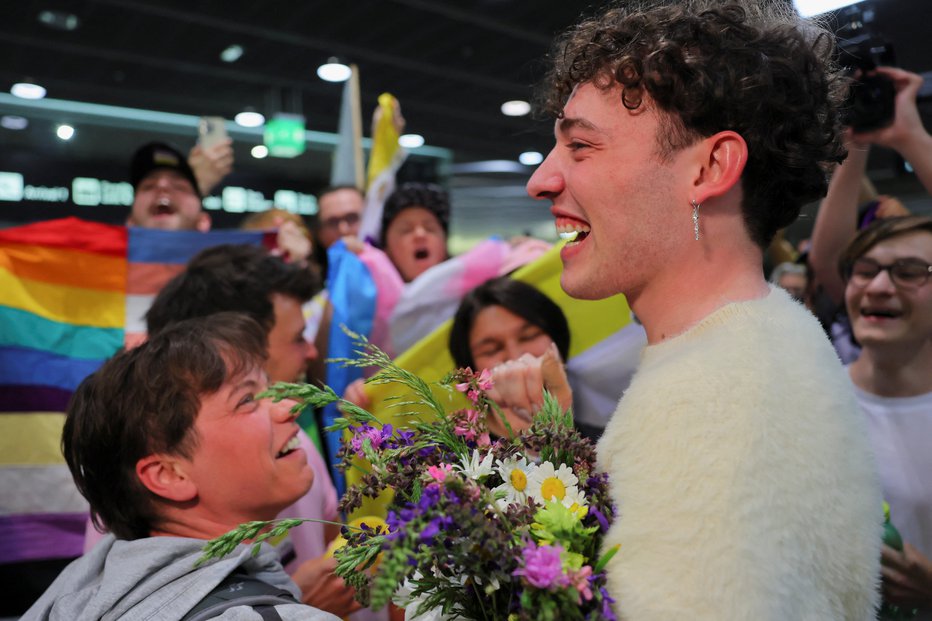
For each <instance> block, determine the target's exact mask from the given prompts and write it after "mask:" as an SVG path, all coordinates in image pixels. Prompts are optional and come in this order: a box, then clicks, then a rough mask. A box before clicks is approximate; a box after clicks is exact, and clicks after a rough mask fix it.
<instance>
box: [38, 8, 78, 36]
mask: <svg viewBox="0 0 932 621" xmlns="http://www.w3.org/2000/svg"><path fill="white" fill-rule="evenodd" d="M39 21H40V22H41V23H43V24H45V25H46V26H48V27H49V28H52V29H54V30H64V31H66V32H67V31H71V30H75V29H77V27H78V24H80V23H81V21H80V20H79V19H78V16H77V15H75V14H74V13H68V12H67V11H42V12H40V13H39Z"/></svg>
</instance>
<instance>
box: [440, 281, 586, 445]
mask: <svg viewBox="0 0 932 621" xmlns="http://www.w3.org/2000/svg"><path fill="white" fill-rule="evenodd" d="M449 342H450V354H451V355H452V356H453V362H454V363H455V364H456V366H457V367H460V368H465V367H470V368H471V369H474V370H476V371H483V370H486V369H488V370H490V371H492V372H493V378H494V382H495V386H496V387H497V388H493V391H492V393H490V396H492V397H493V398H496V397H498V396H499V395H498V393H497V392H496V391H498V390H508V389H514V392H516V393H518V392H520V393H521V394H509V395H506V396H504V397H503V401H507V402H508V404H509V407H507V408H504V413H505V416H506V419H507V420H508V423H509V425H511V428H512V429H513V430H514V431H515V432H518V431H521V430H523V429H526V428H527V427H529V426H530V424H531V420H532V418H531V416H532V412H534V411H537V410H539V409H540V407H541V406H542V405H543V389H544V388H546V389H547V390H549V391H550V392H551V393H552V394H553V395H554V396H555V397H556V398H557V400H558V401H560V404H561V405H562V406H563V407H564V408H568V407H570V406H571V405H572V399H573V393H572V390H571V388H570V386H569V382H568V380H567V378H566V373H565V372H564V370H563V362H564V361H565V360H566V359H567V358H568V357H569V349H570V330H569V325H568V324H567V323H566V317H565V316H564V314H563V311H562V310H560V307H559V306H557V305H556V304H555V303H554V302H553V301H552V300H551V299H550V298H548V297H547V296H546V295H544V294H543V293H541V292H540V291H538V290H537V289H535V288H534V287H532V286H531V285H528V284H526V283H523V282H521V281H518V280H513V279H511V278H508V277H507V276H503V277H500V278H493V279H492V280H488V281H486V282H485V283H483V284H481V285H479V286H478V287H476V288H475V289H473V290H472V291H470V292H469V293H467V294H466V295H465V296H464V297H463V300H462V302H460V306H459V308H458V309H457V311H456V314H455V315H454V316H453V325H452V327H451V328H450V341H449ZM523 375H530V379H531V381H520V382H518V381H513V380H514V379H516V376H523ZM488 423H489V428H490V430H491V431H492V432H493V433H495V434H496V435H498V436H504V435H506V430H505V427H504V426H503V425H502V423H501V421H500V420H499V419H498V418H497V417H493V418H492V419H490V420H489V421H488Z"/></svg>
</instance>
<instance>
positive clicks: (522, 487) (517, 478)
mask: <svg viewBox="0 0 932 621" xmlns="http://www.w3.org/2000/svg"><path fill="white" fill-rule="evenodd" d="M495 469H496V470H498V473H499V474H500V475H501V477H502V480H503V481H504V483H502V484H501V485H499V486H498V487H496V488H495V489H493V490H492V491H493V492H505V497H504V498H503V499H501V500H500V501H499V505H500V506H502V507H505V506H507V505H509V504H511V503H513V502H517V503H523V502H524V501H525V500H526V499H527V483H528V481H527V469H528V463H527V458H525V457H521V456H516V457H509V458H507V459H503V460H499V461H498V463H496V464H495Z"/></svg>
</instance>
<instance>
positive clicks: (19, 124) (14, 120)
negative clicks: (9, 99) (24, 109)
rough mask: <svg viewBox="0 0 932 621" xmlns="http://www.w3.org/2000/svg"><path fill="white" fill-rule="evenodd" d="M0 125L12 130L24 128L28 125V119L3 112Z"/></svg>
mask: <svg viewBox="0 0 932 621" xmlns="http://www.w3.org/2000/svg"><path fill="white" fill-rule="evenodd" d="M0 127H3V128H4V129H13V130H18V129H26V128H27V127H29V120H28V119H27V118H26V117H24V116H14V115H12V114H5V115H3V116H2V117H0Z"/></svg>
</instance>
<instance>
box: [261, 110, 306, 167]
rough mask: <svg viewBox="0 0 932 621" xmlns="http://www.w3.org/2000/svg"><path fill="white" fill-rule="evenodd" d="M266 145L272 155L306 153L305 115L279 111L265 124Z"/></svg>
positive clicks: (284, 155) (281, 155) (293, 155)
mask: <svg viewBox="0 0 932 621" xmlns="http://www.w3.org/2000/svg"><path fill="white" fill-rule="evenodd" d="M263 138H264V142H265V146H267V147H268V148H269V155H271V156H272V157H295V156H298V155H301V154H302V153H304V148H305V133H304V117H303V116H302V115H300V114H284V113H281V112H279V113H278V114H276V115H275V118H273V119H271V120H270V121H268V122H267V123H266V124H265V132H264V135H263Z"/></svg>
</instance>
